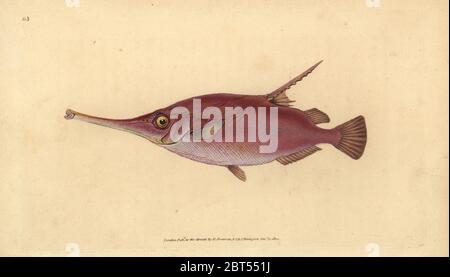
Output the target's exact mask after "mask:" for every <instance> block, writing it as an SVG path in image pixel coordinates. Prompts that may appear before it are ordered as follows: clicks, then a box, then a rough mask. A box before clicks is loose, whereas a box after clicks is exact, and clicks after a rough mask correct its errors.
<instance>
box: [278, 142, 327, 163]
mask: <svg viewBox="0 0 450 277" xmlns="http://www.w3.org/2000/svg"><path fill="white" fill-rule="evenodd" d="M319 150H322V149H321V148H319V147H317V146H315V145H314V146H310V147H308V148H305V149H303V150H300V151H298V152H295V153H293V154H290V155H287V156H283V157H279V158H278V159H277V161H278V162H280V163H281V164H282V165H288V164H290V163H293V162H296V161H298V160H301V159H303V158H306V157H308V156H309V155H312V154H314V153H315V152H317V151H319Z"/></svg>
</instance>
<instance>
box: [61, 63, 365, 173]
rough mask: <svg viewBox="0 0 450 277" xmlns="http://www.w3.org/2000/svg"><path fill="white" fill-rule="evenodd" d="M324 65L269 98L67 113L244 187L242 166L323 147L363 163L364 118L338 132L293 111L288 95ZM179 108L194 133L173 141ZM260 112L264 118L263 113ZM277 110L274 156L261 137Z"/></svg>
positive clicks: (321, 116) (322, 119) (314, 113)
mask: <svg viewBox="0 0 450 277" xmlns="http://www.w3.org/2000/svg"><path fill="white" fill-rule="evenodd" d="M319 64H320V62H319V63H317V64H315V65H314V66H312V67H311V68H309V69H308V70H306V71H305V72H304V73H302V74H300V75H299V76H297V77H295V78H294V79H292V80H291V81H289V82H288V83H286V84H285V85H283V86H281V87H280V88H278V89H277V90H275V91H273V92H271V93H269V94H264V95H239V94H227V93H217V94H207V95H202V96H197V97H192V98H189V99H185V100H182V101H179V102H177V103H175V104H173V105H170V106H168V107H166V108H163V109H158V110H156V111H154V112H152V113H149V114H146V115H143V116H139V117H136V118H132V119H124V120H116V119H106V118H99V117H93V116H89V115H85V114H81V113H78V112H75V111H72V110H67V111H66V118H67V119H72V118H77V119H80V120H83V121H87V122H90V123H94V124H99V125H103V126H107V127H112V128H116V129H120V130H125V131H129V132H132V133H134V134H137V135H139V136H142V137H144V138H147V139H149V140H150V141H152V142H154V143H156V144H158V145H159V146H161V147H163V148H165V149H167V150H169V151H171V152H173V153H176V154H178V155H180V156H182V157H185V158H188V159H191V160H194V161H198V162H201V163H205V164H211V165H218V166H225V167H227V168H228V169H229V170H230V171H231V172H232V173H233V174H234V175H235V176H236V177H238V178H239V179H240V180H243V181H245V180H246V176H245V173H244V171H243V170H242V169H241V168H240V166H250V165H260V164H265V163H269V162H272V161H275V160H276V161H278V162H280V163H281V164H283V165H287V164H290V163H292V162H295V161H298V160H300V159H303V158H305V157H307V156H309V155H311V154H313V153H315V152H316V151H319V150H321V149H320V148H319V147H318V146H317V145H318V144H331V145H333V146H335V147H336V148H338V149H339V150H341V151H342V152H344V153H345V154H347V155H348V156H350V157H351V158H353V159H359V158H360V157H361V156H362V154H363V152H364V148H365V145H366V140H367V131H366V126H365V120H364V118H363V117H362V116H358V117H356V118H354V119H352V120H350V121H348V122H346V123H343V124H341V125H339V126H337V127H335V128H332V129H324V128H321V127H319V126H318V124H321V123H327V122H329V117H328V116H327V115H326V114H325V113H324V112H322V111H320V110H318V109H315V108H313V109H310V110H306V111H302V110H299V109H296V108H293V107H291V103H292V102H293V101H291V100H290V99H289V98H288V97H287V96H286V90H288V89H289V88H290V87H291V86H292V85H294V84H296V83H297V82H298V81H300V80H302V79H303V78H304V77H306V76H307V75H308V74H309V73H311V72H312V71H313V70H314V69H315V68H316V67H317V66H318V65H319ZM194 100H195V101H197V103H201V109H203V110H204V109H207V108H214V109H216V110H217V111H219V110H220V113H221V114H222V115H223V117H222V120H216V121H215V122H212V120H210V118H209V117H206V118H205V117H202V115H201V113H200V114H196V111H195V109H196V108H195V106H194V105H195V104H194ZM176 107H183V108H185V109H186V110H187V111H189V123H188V126H189V132H185V133H182V132H177V133H178V135H179V136H178V138H177V139H176V140H174V139H173V138H172V137H171V136H172V133H171V132H170V131H171V129H172V128H173V129H175V128H176V127H175V126H176V125H175V124H176V122H179V121H180V120H181V119H179V118H181V117H176V118H174V117H171V112H172V111H173V110H174V108H176ZM227 109H236V111H237V112H236V113H235V114H233V115H232V116H228V117H227V116H226V115H227ZM261 109H262V110H264V111H265V112H264V113H259V112H258V111H261ZM275 110H276V113H275V114H276V117H277V120H276V123H277V124H276V126H277V127H276V129H275V130H274V131H275V133H276V146H275V147H272V148H273V151H261V149H262V148H261V147H266V148H268V144H269V143H272V142H268V141H263V140H262V139H261V138H260V137H259V131H260V129H261V130H262V131H261V132H263V133H264V134H266V135H267V132H268V131H269V130H270V131H271V130H272V129H270V128H269V126H270V125H271V124H272V121H271V120H273V119H272V118H271V116H274V115H272V114H271V113H273V112H274V111H275ZM246 111H256V114H255V115H256V117H255V118H253V119H256V121H251V120H250V119H252V117H251V114H250V115H249V114H247V113H246ZM200 112H201V111H200ZM196 119H197V120H198V121H197V122H199V125H197V127H196V126H194V125H195V123H194V120H196ZM227 120H228V121H230V123H229V124H230V126H231V129H229V128H228V127H229V126H228V125H227V124H228V123H226V121H227ZM238 120H241V123H242V124H243V126H241V127H242V129H241V131H242V134H241V135H240V139H238V138H237V134H238V127H237V124H238V122H237V121H238ZM246 120H247V121H246ZM208 122H210V124H211V123H214V124H215V127H214V128H212V129H211V130H212V131H211V132H209V129H208V132H206V131H205V126H208V125H207V124H208ZM258 122H262V123H258ZM274 122H275V121H274ZM179 123H181V122H179ZM259 124H261V125H259ZM178 125H180V124H178ZM211 125H212V124H211ZM263 127H266V128H265V129H264V128H263ZM197 129H198V130H197ZM196 130H197V131H198V132H197V133H196ZM230 130H231V132H230V133H231V136H232V137H231V138H232V139H231V141H229V140H228V141H227V140H226V134H228V133H227V131H230ZM172 131H173V132H174V131H175V130H172ZM202 132H203V135H205V134H206V135H207V136H208V135H209V136H210V137H209V140H208V141H205V140H203V139H201V138H198V136H197V140H196V139H195V137H196V134H197V135H198V134H202ZM252 134H253V135H252ZM214 138H215V139H214ZM217 138H219V139H217ZM228 138H230V137H228Z"/></svg>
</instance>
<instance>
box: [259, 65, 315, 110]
mask: <svg viewBox="0 0 450 277" xmlns="http://www.w3.org/2000/svg"><path fill="white" fill-rule="evenodd" d="M321 62H322V61H320V62H318V63H316V64H315V65H313V66H311V67H310V68H308V69H307V70H306V71H305V72H303V73H302V74H300V75H298V76H297V77H295V78H294V79H292V80H290V81H289V82H287V83H286V84H284V85H282V86H281V87H279V88H278V89H276V90H274V91H272V92H271V93H269V94H267V99H268V100H269V101H270V102H272V103H274V104H276V105H279V104H277V103H276V102H277V101H276V100H275V99H276V98H277V97H278V96H279V95H281V94H284V96H283V98H284V97H285V98H286V99H287V100H288V101H290V102H293V101H291V100H289V98H287V96H286V95H285V92H286V90H288V89H289V88H290V87H292V86H293V85H295V84H296V83H297V82H300V81H301V80H302V79H303V78H305V77H306V76H308V75H309V74H310V73H311V72H313V70H314V69H315V68H316V67H317V66H318V65H319V64H320V63H321ZM280 102H281V103H283V102H285V101H280ZM290 102H288V103H287V104H289V103H290ZM282 106H285V105H282Z"/></svg>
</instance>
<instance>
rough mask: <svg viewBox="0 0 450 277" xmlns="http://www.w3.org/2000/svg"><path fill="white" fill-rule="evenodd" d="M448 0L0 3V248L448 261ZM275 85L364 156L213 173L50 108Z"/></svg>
mask: <svg viewBox="0 0 450 277" xmlns="http://www.w3.org/2000/svg"><path fill="white" fill-rule="evenodd" d="M448 50H449V49H448V2H447V1H444V0H442V1H436V0H434V1H418V0H408V1H406V0H399V1H393V0H379V1H377V0H369V1H365V0H352V1H324V0H322V1H306V0H305V1H106V0H105V1H98V0H92V1H87V0H80V1H76V0H68V1H63V0H58V1H57V0H55V1H12V0H10V1H5V0H2V1H0V70H1V74H0V108H1V113H0V126H1V132H0V147H1V152H0V153H1V161H0V255H2V256H9V255H14V256H25V255H32V256H66V255H81V256H97V255H121V256H124V255H125V256H127V255H142V256H173V255H175V256H179V255H192V256H199V255H201V256H205V255H206V256H209V255H219V256H223V255H237V256H243V255H245V256H249V255H256V256H265V255H272V256H368V255H372V256H376V255H381V256H443V255H448V253H449V251H448V245H449V241H448V235H449V229H448V226H449V225H448V224H449V221H448V220H449V213H448V211H449V206H448V205H449V198H448V197H449V191H448V188H449V187H448V123H449V122H448V100H449V99H448V89H449V88H448V73H449V72H448ZM321 59H323V60H324V62H323V63H322V64H321V65H320V66H319V67H318V68H317V69H316V70H315V71H314V72H313V73H312V74H311V75H310V76H308V78H306V79H305V80H303V81H302V82H301V83H299V84H297V85H296V86H295V87H293V88H292V89H291V90H289V95H290V97H291V98H293V99H295V100H297V102H296V106H297V107H299V108H302V109H309V108H313V107H317V108H320V109H321V110H323V111H326V112H327V113H328V114H329V115H330V117H331V122H330V123H328V124H327V125H326V126H328V127H330V128H331V127H334V126H336V125H338V124H340V123H342V122H345V121H347V120H349V119H351V118H353V117H355V116H357V115H359V114H361V115H364V116H365V118H366V121H367V127H368V144H367V148H366V152H365V153H364V156H363V157H362V158H361V159H360V160H358V161H354V160H352V159H350V158H348V157H347V156H345V155H344V154H342V153H341V152H339V151H337V150H336V149H335V148H333V147H332V146H323V149H324V150H323V151H320V153H317V154H314V155H312V156H310V157H308V158H306V159H304V160H302V161H300V162H297V163H294V164H291V165H289V166H282V165H280V164H279V163H276V162H275V163H270V164H266V165H262V166H256V167H249V168H246V172H247V177H248V180H247V182H246V183H242V182H240V181H239V180H237V179H236V178H235V177H234V176H233V175H231V174H230V173H229V172H228V171H227V170H226V169H224V168H221V167H216V166H208V165H205V164H200V163H196V162H193V161H190V160H187V159H183V158H180V157H178V156H176V155H174V154H172V153H170V152H168V151H166V150H164V149H162V148H159V147H157V146H155V145H153V144H151V143H149V142H147V141H145V140H144V139H142V138H139V137H137V136H133V135H131V134H127V133H123V132H117V131H115V130H111V129H106V128H101V127H98V126H95V125H88V124H83V123H81V122H74V121H66V120H64V118H63V116H64V112H65V110H66V108H73V109H76V110H79V111H82V112H86V113H90V114H95V115H98V116H105V117H112V118H128V117H133V116H137V115H141V114H144V113H148V112H151V111H153V110H155V109H157V108H160V107H164V106H167V105H169V104H172V103H173V102H175V101H178V100H181V99H184V98H187V97H191V96H195V95H200V94H205V93H212V92H235V93H247V94H260V93H268V92H270V91H272V90H273V89H275V88H277V87H278V86H280V85H281V84H283V83H284V82H286V81H287V80H289V79H290V78H292V77H293V76H295V75H296V74H299V73H301V72H302V71H303V70H305V69H306V68H307V67H309V66H311V65H312V64H314V63H315V62H317V61H319V60H321Z"/></svg>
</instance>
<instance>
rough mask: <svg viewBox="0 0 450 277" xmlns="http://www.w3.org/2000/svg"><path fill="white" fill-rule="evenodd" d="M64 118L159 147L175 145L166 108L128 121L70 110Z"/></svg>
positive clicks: (171, 122)
mask: <svg viewBox="0 0 450 277" xmlns="http://www.w3.org/2000/svg"><path fill="white" fill-rule="evenodd" d="M64 117H65V118H66V119H68V120H69V119H77V120H81V121H84V122H88V123H92V124H96V125H100V126H104V127H109V128H113V129H117V130H121V131H126V132H129V133H132V134H135V135H138V136H140V137H143V138H145V139H147V140H149V141H151V142H153V143H155V144H158V145H161V146H162V145H170V144H174V143H176V142H175V141H172V140H171V139H170V135H169V134H170V128H171V126H172V124H173V123H174V122H173V121H171V120H170V110H169V109H167V108H166V109H160V110H156V111H154V112H152V113H148V114H144V115H141V116H138V117H134V118H130V119H110V118H103V117H97V116H92V115H87V114H83V113H80V112H77V111H74V110H71V109H68V110H66V115H65V116H64Z"/></svg>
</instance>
